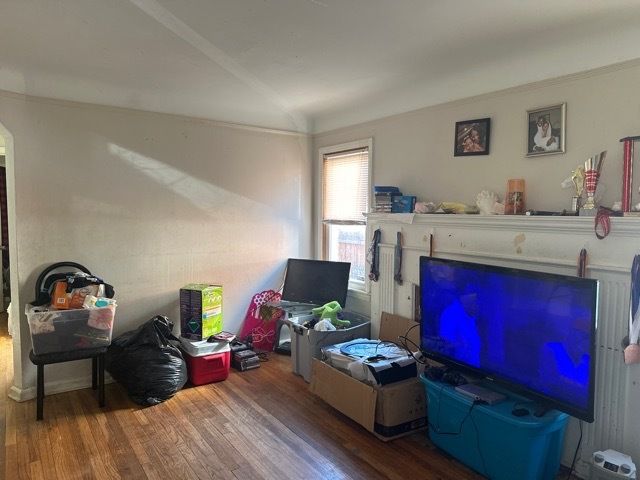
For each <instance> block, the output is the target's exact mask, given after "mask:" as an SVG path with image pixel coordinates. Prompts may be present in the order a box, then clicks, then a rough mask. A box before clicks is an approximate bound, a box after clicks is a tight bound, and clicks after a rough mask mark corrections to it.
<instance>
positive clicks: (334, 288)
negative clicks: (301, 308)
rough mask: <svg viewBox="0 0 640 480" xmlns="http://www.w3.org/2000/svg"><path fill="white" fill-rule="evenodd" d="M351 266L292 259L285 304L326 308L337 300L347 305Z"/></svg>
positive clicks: (285, 291) (340, 263)
mask: <svg viewBox="0 0 640 480" xmlns="http://www.w3.org/2000/svg"><path fill="white" fill-rule="evenodd" d="M350 268H351V264H350V263H348V262H328V261H323V260H302V259H299V258H290V259H289V261H288V262H287V272H286V274H285V278H284V288H283V290H282V300H286V301H288V302H300V303H312V304H314V305H324V304H325V303H329V302H332V301H334V300H337V301H338V302H339V303H340V305H341V306H342V307H344V306H345V303H346V302H347V290H348V288H349V269H350Z"/></svg>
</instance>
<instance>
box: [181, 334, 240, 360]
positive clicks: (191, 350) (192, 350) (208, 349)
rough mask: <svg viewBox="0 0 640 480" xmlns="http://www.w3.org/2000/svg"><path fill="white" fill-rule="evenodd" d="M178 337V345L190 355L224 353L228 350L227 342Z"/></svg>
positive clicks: (199, 355)
mask: <svg viewBox="0 0 640 480" xmlns="http://www.w3.org/2000/svg"><path fill="white" fill-rule="evenodd" d="M178 339H179V340H180V344H179V345H178V346H179V347H180V348H181V349H182V350H184V351H185V352H187V353H188V354H189V355H191V356H192V357H201V356H203V355H211V354H214V353H224V352H228V351H229V350H230V347H229V343H228V342H207V341H206V340H200V341H193V340H189V339H187V338H184V337H178Z"/></svg>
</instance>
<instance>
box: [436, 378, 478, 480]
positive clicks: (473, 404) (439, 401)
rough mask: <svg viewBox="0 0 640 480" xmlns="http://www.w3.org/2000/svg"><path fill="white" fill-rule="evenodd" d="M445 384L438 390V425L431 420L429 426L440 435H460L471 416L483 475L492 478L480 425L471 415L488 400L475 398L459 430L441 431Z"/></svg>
mask: <svg viewBox="0 0 640 480" xmlns="http://www.w3.org/2000/svg"><path fill="white" fill-rule="evenodd" d="M445 386H446V385H445V384H442V385H441V386H440V390H439V391H438V410H437V413H436V420H437V422H438V425H437V426H436V425H433V424H432V423H431V422H429V427H430V428H432V429H433V430H434V431H435V432H436V433H437V434H438V435H460V434H461V433H462V428H463V427H464V424H465V422H466V421H467V419H469V418H471V423H472V424H473V429H474V430H475V433H476V449H477V450H478V455H479V456H480V461H481V462H482V469H483V475H484V476H485V477H487V478H490V477H489V475H488V473H487V464H486V463H485V461H484V455H482V449H481V447H480V432H479V430H478V426H477V425H476V421H475V419H474V418H473V416H472V415H471V413H472V412H473V409H474V407H475V406H476V405H478V404H485V403H486V402H484V401H482V400H474V401H473V403H471V407H469V410H467V413H466V415H465V416H464V418H463V419H462V421H461V422H460V425H459V426H458V431H457V432H441V431H440V405H442V390H444V387H445Z"/></svg>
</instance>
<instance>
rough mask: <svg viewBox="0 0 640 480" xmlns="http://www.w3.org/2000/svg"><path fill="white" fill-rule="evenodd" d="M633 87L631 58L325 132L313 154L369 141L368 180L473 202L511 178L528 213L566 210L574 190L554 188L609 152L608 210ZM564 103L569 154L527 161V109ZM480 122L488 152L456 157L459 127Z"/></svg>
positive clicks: (636, 119) (636, 115)
mask: <svg viewBox="0 0 640 480" xmlns="http://www.w3.org/2000/svg"><path fill="white" fill-rule="evenodd" d="M639 85H640V62H639V61H634V62H628V63H625V64H620V65H616V66H612V67H607V68H604V69H599V70H595V71H591V72H587V73H583V74H577V75H573V76H570V77H564V78H560V79H555V80H551V81H545V82H540V83H536V84H531V85H526V86H522V87H518V88H514V89H510V90H505V91H501V92H496V93H493V94H488V95H482V96H479V97H474V98H469V99H465V100H460V101H456V102H450V103H446V104H442V105H438V106H435V107H429V108H423V109H420V110H416V111H413V112H408V113H403V114H400V115H396V116H392V117H388V118H383V119H380V120H376V121H372V122H368V123H363V124H360V125H355V126H352V127H347V128H341V129H338V130H334V131H331V132H326V133H321V134H318V135H316V136H315V137H314V145H313V146H314V152H317V149H318V148H320V147H325V146H330V145H334V144H339V143H344V142H349V141H353V140H357V139H361V138H367V137H373V150H374V156H373V183H374V184H379V185H398V186H400V187H401V190H402V191H403V192H404V193H406V194H415V195H417V196H418V197H419V198H420V199H422V200H427V201H434V202H440V201H460V202H465V203H469V204H473V203H474V202H475V197H476V195H477V193H478V192H479V191H480V190H483V189H490V190H493V191H495V192H497V193H498V194H499V195H500V196H501V197H502V196H503V195H504V192H505V189H506V185H507V179H509V178H524V179H525V180H526V195H527V207H528V208H535V209H539V210H562V209H564V208H569V207H570V204H571V195H572V193H571V192H570V191H569V190H562V189H561V188H560V182H562V180H563V179H565V178H566V177H567V176H568V175H569V173H570V171H571V170H572V169H574V168H575V167H576V166H577V165H578V164H580V163H582V162H584V160H585V159H586V158H587V157H590V156H592V155H594V154H596V153H599V152H600V151H601V150H608V152H609V156H608V158H607V161H606V163H605V165H604V168H603V171H602V177H601V180H602V182H603V183H604V184H605V185H606V187H607V191H606V192H605V194H604V201H605V203H607V204H609V205H610V204H611V203H612V202H613V201H615V200H619V197H620V188H621V187H620V185H621V163H622V147H621V144H620V143H619V139H620V138H622V137H625V136H629V135H638V134H640V100H639V99H640V97H639V96H638V86H639ZM562 102H566V103H567V134H566V139H567V143H566V153H565V154H560V155H550V156H542V157H531V158H527V157H525V153H526V134H527V124H526V113H525V112H526V111H527V110H528V109H532V108H536V107H544V106H547V105H553V104H558V103H562ZM484 117H491V153H490V155H488V156H476V157H453V136H454V125H455V122H457V121H461V120H469V119H474V118H484ZM638 170H640V169H638V168H636V172H638ZM639 178H640V177H637V178H636V182H635V184H636V185H638V179H639ZM635 197H640V196H638V195H637V194H636V195H635ZM635 201H636V202H638V201H640V198H636V199H635Z"/></svg>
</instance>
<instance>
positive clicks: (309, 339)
mask: <svg viewBox="0 0 640 480" xmlns="http://www.w3.org/2000/svg"><path fill="white" fill-rule="evenodd" d="M342 317H343V319H345V320H350V321H351V326H350V327H348V328H341V329H339V330H329V331H326V332H318V331H316V330H314V329H308V328H306V327H303V326H302V325H298V324H293V323H291V324H290V327H291V367H292V369H293V373H295V374H296V375H301V376H302V377H303V378H304V381H305V382H307V383H309V382H311V367H312V361H313V359H314V358H318V359H320V358H321V357H322V347H326V346H327V345H335V344H336V343H343V342H349V341H351V340H354V339H356V338H369V337H370V335H371V321H370V320H369V318H368V317H366V316H364V315H359V314H357V313H353V312H343V315H342Z"/></svg>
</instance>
